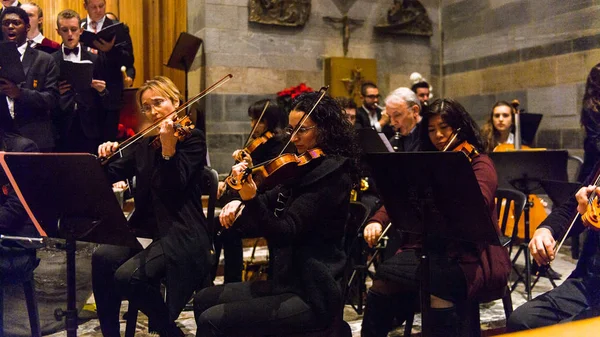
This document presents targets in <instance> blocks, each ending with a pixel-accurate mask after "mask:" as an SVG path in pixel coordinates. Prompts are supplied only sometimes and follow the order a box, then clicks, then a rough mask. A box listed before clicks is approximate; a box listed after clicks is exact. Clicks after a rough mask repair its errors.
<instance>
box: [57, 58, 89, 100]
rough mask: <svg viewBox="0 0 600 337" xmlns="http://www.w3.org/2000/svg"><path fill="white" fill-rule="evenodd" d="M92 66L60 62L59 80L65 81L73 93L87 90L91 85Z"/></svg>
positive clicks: (86, 63)
mask: <svg viewBox="0 0 600 337" xmlns="http://www.w3.org/2000/svg"><path fill="white" fill-rule="evenodd" d="M93 75H94V64H93V63H92V62H85V63H75V62H70V61H65V60H62V61H60V79H61V80H64V81H67V83H69V84H70V85H71V88H72V89H73V90H74V91H75V92H82V91H85V90H88V89H89V88H90V87H91V85H92V77H93Z"/></svg>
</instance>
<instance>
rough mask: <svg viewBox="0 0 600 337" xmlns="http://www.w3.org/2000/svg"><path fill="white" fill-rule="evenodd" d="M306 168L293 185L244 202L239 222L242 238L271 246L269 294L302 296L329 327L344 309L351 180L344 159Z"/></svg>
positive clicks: (322, 161) (323, 159)
mask: <svg viewBox="0 0 600 337" xmlns="http://www.w3.org/2000/svg"><path fill="white" fill-rule="evenodd" d="M307 165H310V168H309V169H310V171H308V172H307V173H306V174H304V175H302V176H299V177H298V178H297V179H295V181H292V182H290V183H289V184H287V185H279V186H278V187H275V188H274V189H271V190H269V191H267V192H265V193H264V194H260V195H258V196H257V197H256V198H254V199H252V200H249V201H246V202H245V203H244V204H245V206H246V207H245V209H244V210H243V212H242V214H241V216H240V218H239V219H238V220H237V221H239V222H240V223H241V224H242V227H241V228H240V229H241V230H242V231H243V232H244V234H246V235H248V234H250V235H254V236H264V237H265V238H266V239H267V241H268V242H269V249H270V261H269V263H270V274H269V276H270V281H269V282H271V284H272V288H273V291H274V292H275V293H284V292H292V293H295V294H297V295H299V296H301V297H302V298H303V299H304V300H305V301H307V303H309V304H310V305H311V307H312V308H313V310H314V311H315V314H316V316H317V317H318V318H319V320H320V322H321V323H322V324H323V326H328V325H329V324H331V322H332V321H333V319H334V317H335V316H336V315H337V314H338V313H339V309H340V308H341V305H342V285H341V284H340V283H339V282H340V281H341V279H342V276H343V272H344V267H345V262H346V255H345V253H344V249H343V246H342V244H343V237H344V228H345V224H346V218H347V214H348V208H349V204H350V190H351V187H352V181H351V179H350V175H349V174H348V166H349V162H348V161H347V160H346V159H343V158H339V157H338V158H336V157H327V156H325V157H321V158H318V159H313V161H312V162H311V163H309V164H307ZM276 208H277V209H282V210H280V211H279V210H276ZM275 213H277V215H275ZM237 221H236V222H237Z"/></svg>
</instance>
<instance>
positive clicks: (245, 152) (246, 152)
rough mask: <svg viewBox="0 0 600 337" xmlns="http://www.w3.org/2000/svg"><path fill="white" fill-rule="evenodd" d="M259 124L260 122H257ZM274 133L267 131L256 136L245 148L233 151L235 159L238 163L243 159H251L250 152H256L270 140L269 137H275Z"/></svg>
mask: <svg viewBox="0 0 600 337" xmlns="http://www.w3.org/2000/svg"><path fill="white" fill-rule="evenodd" d="M257 124H258V123H257ZM273 136H274V134H273V132H271V131H267V132H265V133H263V134H262V135H260V136H258V137H256V138H254V139H253V140H252V141H251V142H250V144H248V145H247V146H246V147H245V148H243V149H241V150H238V151H235V152H234V153H233V159H235V161H236V163H239V162H241V161H242V160H246V161H248V160H251V158H250V154H251V153H252V152H254V150H256V149H257V148H258V147H259V146H261V145H263V144H265V143H266V142H268V141H269V139H271V138H273Z"/></svg>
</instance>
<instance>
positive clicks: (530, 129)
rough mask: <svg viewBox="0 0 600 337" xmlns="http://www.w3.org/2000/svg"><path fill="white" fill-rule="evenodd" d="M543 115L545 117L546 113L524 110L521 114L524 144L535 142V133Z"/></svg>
mask: <svg viewBox="0 0 600 337" xmlns="http://www.w3.org/2000/svg"><path fill="white" fill-rule="evenodd" d="M542 117H544V115H542V114H536V113H530V112H522V113H520V114H519V118H520V121H521V139H522V140H523V144H526V145H530V144H533V140H534V139H535V134H536V133H537V130H538V128H539V127H540V123H541V122H542Z"/></svg>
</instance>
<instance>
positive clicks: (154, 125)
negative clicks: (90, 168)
mask: <svg viewBox="0 0 600 337" xmlns="http://www.w3.org/2000/svg"><path fill="white" fill-rule="evenodd" d="M232 77H233V75H232V74H227V75H226V76H225V77H223V78H221V79H220V80H218V81H217V82H216V83H214V84H213V85H211V86H210V87H208V88H206V89H204V90H203V91H201V92H200V93H199V94H198V95H196V96H194V97H192V98H191V99H190V100H188V101H187V102H185V103H183V104H182V105H181V106H179V107H178V108H177V109H175V111H173V112H171V113H170V114H168V115H166V116H164V117H162V118H160V119H158V120H157V121H156V122H154V123H152V124H151V125H150V126H148V127H147V128H145V129H144V130H142V131H140V132H138V133H137V134H135V135H133V136H131V137H130V138H128V139H127V140H125V141H123V142H121V143H120V144H119V145H118V147H117V149H121V150H124V149H126V148H127V147H129V146H130V145H132V144H134V143H135V142H137V141H138V140H140V139H141V138H142V137H144V136H146V135H147V134H149V133H150V132H152V131H154V129H156V128H157V127H159V126H160V124H161V123H162V122H163V121H165V120H167V118H173V117H175V116H177V115H179V113H180V112H181V111H185V110H186V109H187V108H188V107H189V106H190V105H192V104H194V103H196V102H197V101H198V100H200V99H202V98H204V97H205V96H206V95H208V94H210V93H211V92H213V91H214V90H216V89H217V88H219V87H220V86H222V85H223V84H225V83H226V82H227V81H229V80H230V79H231V78H232ZM117 152H118V151H116V150H115V151H114V152H113V153H111V154H110V155H109V156H108V157H105V158H100V160H101V162H100V164H101V165H105V164H106V163H108V161H109V160H110V159H111V158H112V157H114V156H115V155H116V154H117Z"/></svg>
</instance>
